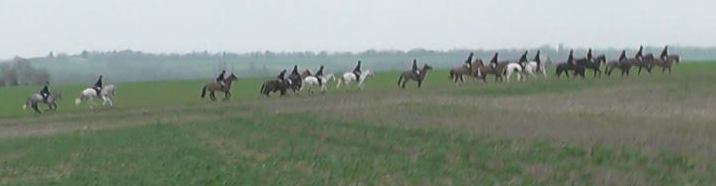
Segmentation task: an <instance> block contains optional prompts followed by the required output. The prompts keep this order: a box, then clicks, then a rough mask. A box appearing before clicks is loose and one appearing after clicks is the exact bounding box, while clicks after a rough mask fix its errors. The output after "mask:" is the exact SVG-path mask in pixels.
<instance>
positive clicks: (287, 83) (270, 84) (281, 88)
mask: <svg viewBox="0 0 716 186" xmlns="http://www.w3.org/2000/svg"><path fill="white" fill-rule="evenodd" d="M291 84H292V83H291V80H288V79H272V80H268V81H266V82H264V83H263V84H262V85H261V89H260V90H259V91H260V92H261V94H263V95H264V96H266V97H268V96H269V94H270V93H271V92H280V94H281V96H284V95H286V91H287V90H288V89H289V88H290V87H291Z"/></svg>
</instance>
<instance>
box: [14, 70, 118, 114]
mask: <svg viewBox="0 0 716 186" xmlns="http://www.w3.org/2000/svg"><path fill="white" fill-rule="evenodd" d="M113 95H114V85H107V86H103V81H102V75H99V78H97V81H96V82H95V83H94V85H92V86H90V87H88V88H87V89H85V90H84V91H82V92H81V93H80V96H79V97H78V98H76V99H75V104H80V103H81V102H82V101H88V100H90V101H91V100H93V99H95V98H101V99H102V100H103V102H102V104H103V105H106V104H109V105H110V106H111V105H112V104H113V103H112V100H111V96H113ZM60 99H62V93H61V92H59V91H50V82H49V81H47V82H45V85H44V86H43V87H42V89H40V91H39V92H37V93H34V94H32V95H30V97H29V98H27V100H26V101H25V104H23V106H22V108H23V109H27V108H28V107H30V108H32V110H33V111H35V112H36V113H41V112H42V111H40V108H39V105H40V104H45V105H47V106H48V109H47V110H46V111H54V110H57V102H58V101H59V100H60ZM89 104H90V108H93V107H94V103H93V102H90V103H89Z"/></svg>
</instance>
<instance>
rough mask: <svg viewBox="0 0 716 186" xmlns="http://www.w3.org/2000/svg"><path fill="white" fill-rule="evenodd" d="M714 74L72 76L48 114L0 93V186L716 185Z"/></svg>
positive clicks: (701, 68) (692, 68) (709, 67)
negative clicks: (296, 85) (275, 93)
mask: <svg viewBox="0 0 716 186" xmlns="http://www.w3.org/2000/svg"><path fill="white" fill-rule="evenodd" d="M714 71H716V63H692V64H688V63H685V64H678V65H676V67H675V68H674V73H673V74H671V75H668V74H661V73H660V72H657V73H653V74H652V75H648V74H642V75H641V76H638V77H629V78H621V77H618V76H613V77H610V78H602V79H592V78H591V77H590V76H591V72H590V73H588V77H589V78H586V79H584V80H581V79H555V78H554V77H551V75H552V74H550V78H548V79H546V80H545V79H531V80H529V81H528V82H521V83H516V82H514V83H509V84H505V83H501V84H496V83H494V80H492V79H490V81H489V83H487V84H483V83H478V82H474V81H473V80H469V81H470V82H469V83H467V84H465V85H463V86H461V87H456V86H455V85H454V84H452V83H451V82H450V81H449V79H448V77H447V73H446V71H444V70H438V71H435V72H431V74H429V75H428V76H429V77H428V81H427V82H426V83H425V84H424V87H423V88H422V89H416V88H414V87H415V85H414V84H409V85H408V89H407V90H401V89H398V88H397V86H396V83H397V74H398V72H385V73H379V74H377V75H376V76H375V77H374V78H373V79H371V80H369V81H368V82H367V87H366V89H365V90H363V91H357V90H345V89H344V90H334V89H333V88H334V87H333V86H331V90H329V93H327V94H326V95H313V96H309V95H305V94H304V95H300V96H287V97H282V98H279V97H271V98H263V97H261V96H259V95H258V87H259V85H260V83H261V82H262V81H263V80H264V79H242V80H240V81H239V82H238V83H237V84H236V88H235V89H234V91H233V92H234V98H233V99H232V100H231V101H229V102H225V103H221V102H219V103H212V102H209V101H207V100H201V99H200V98H199V94H200V87H201V86H202V85H203V84H204V83H205V82H207V81H204V80H197V81H167V82H142V83H124V84H118V92H117V94H118V95H117V97H116V99H115V104H116V107H115V108H113V109H102V110H100V111H88V110H87V107H86V105H81V106H75V105H74V104H73V103H72V101H73V99H74V97H75V96H76V94H77V93H78V92H79V90H80V89H81V88H83V87H84V86H66V87H58V88H57V89H59V90H61V91H62V92H63V93H64V96H65V99H64V100H62V103H61V104H60V110H59V111H58V112H56V113H48V114H43V115H35V114H32V113H30V112H28V111H23V110H21V108H20V106H21V105H22V103H23V101H24V100H25V97H26V96H27V95H29V94H30V93H32V92H34V91H36V89H38V87H14V88H0V103H2V104H0V117H2V118H3V119H0V139H3V140H2V141H0V184H9V185H48V184H57V183H59V184H63V185H85V184H103V185H104V184H117V185H136V184H154V185H156V184H161V185H176V184H190V185H206V184H228V185H236V184H251V185H265V184H314V185H315V184H329V185H337V184H341V185H346V184H371V185H372V184H383V185H385V184H391V185H395V184H410V185H416V184H426V183H427V184H431V183H432V184H440V185H446V184H454V185H475V184H484V185H487V184H517V185H523V184H538V185H555V184H560V185H562V184H579V185H583V184H599V185H633V184H637V185H662V184H669V185H687V184H691V185H713V184H714V183H716V177H714V176H713V175H716V163H714V162H716V158H715V157H716V135H713V134H716V115H715V114H714V113H716V94H714V93H716V83H714V82H716V73H714ZM633 74H634V75H635V74H636V73H633ZM332 85H333V84H332Z"/></svg>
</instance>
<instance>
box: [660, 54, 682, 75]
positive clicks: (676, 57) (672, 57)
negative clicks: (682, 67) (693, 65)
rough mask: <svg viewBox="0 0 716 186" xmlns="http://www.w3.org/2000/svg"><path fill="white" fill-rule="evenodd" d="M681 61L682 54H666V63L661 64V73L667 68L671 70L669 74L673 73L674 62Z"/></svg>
mask: <svg viewBox="0 0 716 186" xmlns="http://www.w3.org/2000/svg"><path fill="white" fill-rule="evenodd" d="M680 61H681V56H679V55H678V54H672V55H668V56H666V58H665V60H664V63H662V65H661V73H664V72H665V71H666V70H669V74H671V65H672V64H674V62H676V63H680Z"/></svg>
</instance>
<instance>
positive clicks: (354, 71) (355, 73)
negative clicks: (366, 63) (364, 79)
mask: <svg viewBox="0 0 716 186" xmlns="http://www.w3.org/2000/svg"><path fill="white" fill-rule="evenodd" d="M362 73H363V72H361V70H360V60H358V65H356V67H355V68H353V75H355V76H356V81H359V82H360V75H361V74H362Z"/></svg>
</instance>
